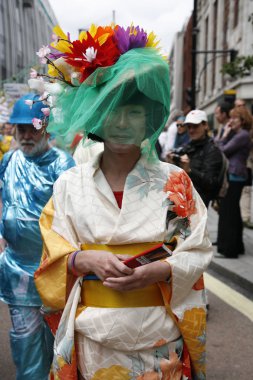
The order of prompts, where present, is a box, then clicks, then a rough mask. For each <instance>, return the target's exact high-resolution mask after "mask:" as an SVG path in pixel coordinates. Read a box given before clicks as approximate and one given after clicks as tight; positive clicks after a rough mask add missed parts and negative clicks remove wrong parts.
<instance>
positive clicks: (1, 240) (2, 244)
mask: <svg viewBox="0 0 253 380" xmlns="http://www.w3.org/2000/svg"><path fill="white" fill-rule="evenodd" d="M6 246H7V242H6V240H5V239H4V238H0V253H2V252H3V251H4V250H5V248H6Z"/></svg>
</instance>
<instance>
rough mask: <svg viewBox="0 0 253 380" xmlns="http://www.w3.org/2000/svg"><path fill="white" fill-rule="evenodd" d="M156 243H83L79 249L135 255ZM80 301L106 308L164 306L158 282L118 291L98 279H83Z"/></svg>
mask: <svg viewBox="0 0 253 380" xmlns="http://www.w3.org/2000/svg"><path fill="white" fill-rule="evenodd" d="M157 244H159V242H156V243H139V244H126V245H102V244H83V245H82V246H81V249H82V250H104V251H110V252H112V253H113V254H121V255H131V256H135V255H137V254H138V253H141V252H143V251H145V250H147V249H150V248H152V247H155V246H156V245H157ZM81 302H82V305H84V306H91V307H108V308H124V307H148V306H164V301H163V297H162V294H161V291H160V288H159V286H158V284H152V285H149V286H147V287H145V288H142V289H137V290H131V291H127V292H120V291H117V290H114V289H110V288H108V287H106V286H104V285H103V284H102V282H101V281H99V280H87V281H85V280H84V281H83V285H82V291H81Z"/></svg>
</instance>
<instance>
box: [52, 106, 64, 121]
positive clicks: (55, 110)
mask: <svg viewBox="0 0 253 380" xmlns="http://www.w3.org/2000/svg"><path fill="white" fill-rule="evenodd" d="M52 114H53V117H54V122H55V123H62V122H63V115H62V110H61V108H53V109H52Z"/></svg>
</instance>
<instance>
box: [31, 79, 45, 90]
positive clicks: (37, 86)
mask: <svg viewBox="0 0 253 380" xmlns="http://www.w3.org/2000/svg"><path fill="white" fill-rule="evenodd" d="M28 86H29V87H30V89H31V90H35V91H38V92H39V93H40V94H42V93H43V92H44V91H45V87H44V86H45V82H44V80H43V78H41V77H40V78H39V79H38V78H35V79H33V78H31V79H28Z"/></svg>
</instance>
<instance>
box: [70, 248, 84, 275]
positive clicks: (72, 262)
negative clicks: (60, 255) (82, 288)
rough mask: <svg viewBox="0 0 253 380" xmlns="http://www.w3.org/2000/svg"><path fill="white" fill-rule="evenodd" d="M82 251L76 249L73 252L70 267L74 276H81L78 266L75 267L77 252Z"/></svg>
mask: <svg viewBox="0 0 253 380" xmlns="http://www.w3.org/2000/svg"><path fill="white" fill-rule="evenodd" d="M79 252H81V251H75V252H74V253H73V254H72V257H71V262H70V269H71V272H72V273H73V275H74V276H76V277H79V276H80V274H79V273H78V272H77V270H76V268H75V259H76V256H77V254H78V253H79Z"/></svg>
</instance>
